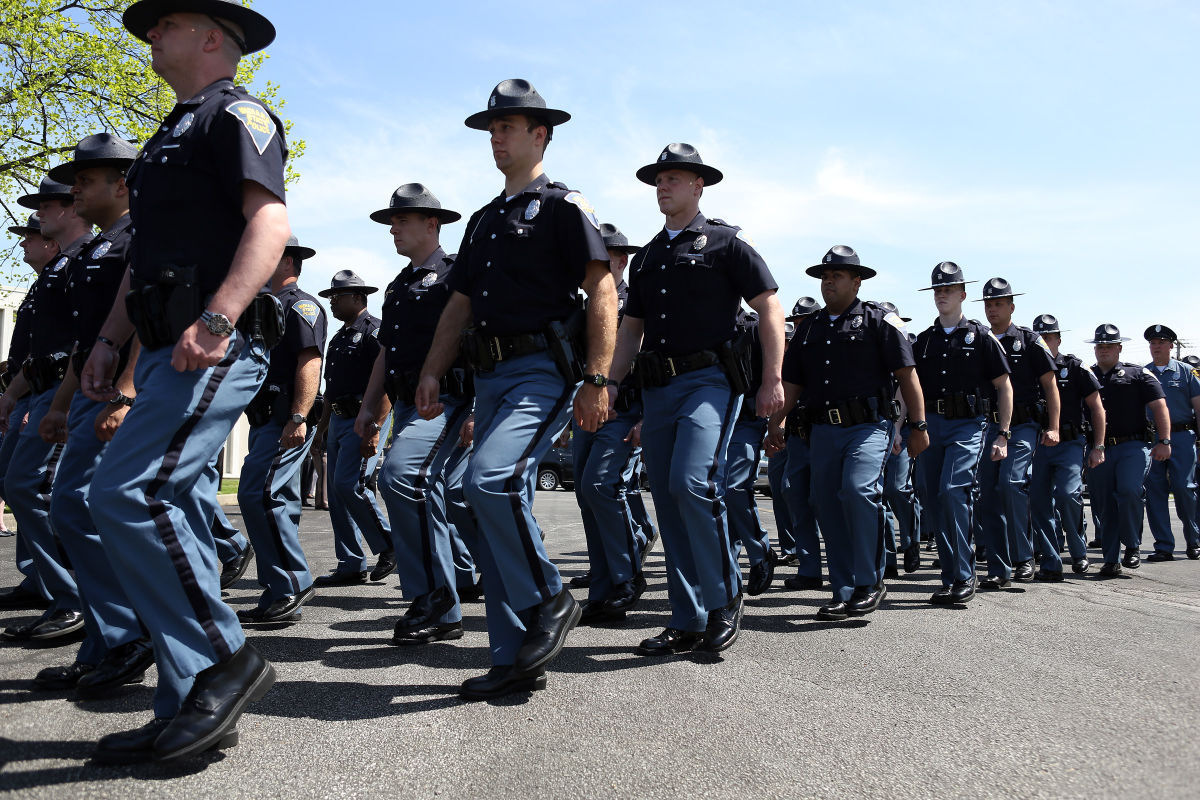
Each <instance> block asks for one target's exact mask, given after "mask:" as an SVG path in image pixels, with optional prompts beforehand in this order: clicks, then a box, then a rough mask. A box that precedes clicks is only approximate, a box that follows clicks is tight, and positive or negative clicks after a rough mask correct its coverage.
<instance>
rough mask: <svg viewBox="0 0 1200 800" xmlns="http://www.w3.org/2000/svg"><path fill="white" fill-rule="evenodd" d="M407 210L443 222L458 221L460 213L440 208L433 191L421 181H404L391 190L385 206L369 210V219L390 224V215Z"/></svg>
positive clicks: (460, 216) (440, 205) (460, 217)
mask: <svg viewBox="0 0 1200 800" xmlns="http://www.w3.org/2000/svg"><path fill="white" fill-rule="evenodd" d="M408 211H416V212H419V213H421V214H425V215H427V216H430V217H437V218H438V219H439V220H441V222H442V223H443V224H449V223H451V222H458V221H459V220H460V219H462V214H460V213H458V212H457V211H451V210H450V209H448V208H442V204H441V202H439V201H438V199H437V198H436V197H434V196H433V192H431V191H429V190H428V189H426V188H425V185H424V184H421V183H406V184H404V185H403V186H400V187H398V188H397V189H396V191H394V192H392V199H391V200H389V201H388V207H387V208H381V209H379V210H378V211H372V212H371V219H373V220H375V221H376V222H378V223H380V224H383V225H391V224H392V217H394V216H395V215H396V214H403V213H405V212H408Z"/></svg>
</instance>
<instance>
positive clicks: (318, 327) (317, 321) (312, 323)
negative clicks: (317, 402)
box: [266, 283, 327, 393]
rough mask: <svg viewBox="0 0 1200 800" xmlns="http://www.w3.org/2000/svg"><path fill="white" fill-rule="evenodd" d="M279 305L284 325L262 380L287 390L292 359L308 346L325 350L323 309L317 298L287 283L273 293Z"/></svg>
mask: <svg viewBox="0 0 1200 800" xmlns="http://www.w3.org/2000/svg"><path fill="white" fill-rule="evenodd" d="M275 296H276V297H278V298H279V302H280V303H282V304H283V310H284V315H285V319H286V325H285V327H284V332H283V338H282V339H280V340H279V343H278V344H277V345H275V347H273V348H272V349H271V367H270V369H269V370H268V371H267V379H266V383H267V384H269V385H272V386H279V387H280V388H282V389H283V390H284V391H285V392H288V393H290V392H291V390H292V385H293V384H294V383H295V382H296V358H297V357H298V356H299V355H300V351H301V350H307V349H308V348H310V347H315V348H317V351H318V352H320V353H321V354H324V353H325V334H326V325H327V323H326V320H325V309H324V308H322V307H321V304H320V303H318V302H317V298H315V297H313V296H312V295H311V294H309V293H308V292H305V291H303V290H302V289H301V288H300V286H299V285H298V284H295V283H291V284H288V285H287V286H285V287H283V288H282V289H280V290H279V292H277V293H276V295H275Z"/></svg>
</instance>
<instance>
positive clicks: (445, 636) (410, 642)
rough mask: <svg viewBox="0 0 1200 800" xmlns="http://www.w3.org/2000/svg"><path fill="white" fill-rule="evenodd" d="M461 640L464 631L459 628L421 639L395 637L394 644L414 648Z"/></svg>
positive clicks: (393, 638)
mask: <svg viewBox="0 0 1200 800" xmlns="http://www.w3.org/2000/svg"><path fill="white" fill-rule="evenodd" d="M461 638H463V630H462V628H459V629H458V630H453V631H446V632H445V633H438V634H433V635H430V636H423V637H421V638H420V639H402V638H399V637H396V636H393V637H392V644H394V645H396V646H397V647H413V646H415V645H421V644H432V643H433V642H448V641H451V640H453V639H461Z"/></svg>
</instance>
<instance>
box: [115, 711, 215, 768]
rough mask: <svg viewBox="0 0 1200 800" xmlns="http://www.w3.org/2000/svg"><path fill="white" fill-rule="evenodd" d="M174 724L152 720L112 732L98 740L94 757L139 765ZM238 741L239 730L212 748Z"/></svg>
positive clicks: (211, 748) (151, 754) (147, 757)
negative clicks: (131, 728)
mask: <svg viewBox="0 0 1200 800" xmlns="http://www.w3.org/2000/svg"><path fill="white" fill-rule="evenodd" d="M170 724H171V720H169V719H163V718H157V719H152V720H150V722H148V723H146V724H145V725H143V726H142V727H140V728H134V729H133V730H131V731H121V732H120V733H110V734H108V735H107V736H104V737H102V738H101V739H100V741H99V742H97V743H96V749H95V750H94V751H93V752H92V760H93V761H95V762H96V763H97V764H140V763H143V762H145V761H150V760H151V759H153V758H154V742H155V741H156V740H157V739H158V737H159V736H161V735H162V732H163V731H165V730H166V729H167V726H168V725H170ZM237 743H238V732H237V729H234V730H231V731H229V732H228V733H226V734H225V735H224V736H222V737H221V738H220V739H219V740H217V742H216V744H213V745H212V746H210V747H209V748H208V749H209V750H226V749H228V748H230V747H234V746H236V745H237Z"/></svg>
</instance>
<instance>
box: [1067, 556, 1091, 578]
mask: <svg viewBox="0 0 1200 800" xmlns="http://www.w3.org/2000/svg"><path fill="white" fill-rule="evenodd" d="M1091 568H1092V562H1090V561H1088V560H1087V559H1086V558H1076V559H1073V560H1072V561H1071V571H1072V572H1074V573H1075V574H1076V575H1082V574H1083V573H1085V572H1087V571H1088V570H1089V569H1091Z"/></svg>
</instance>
